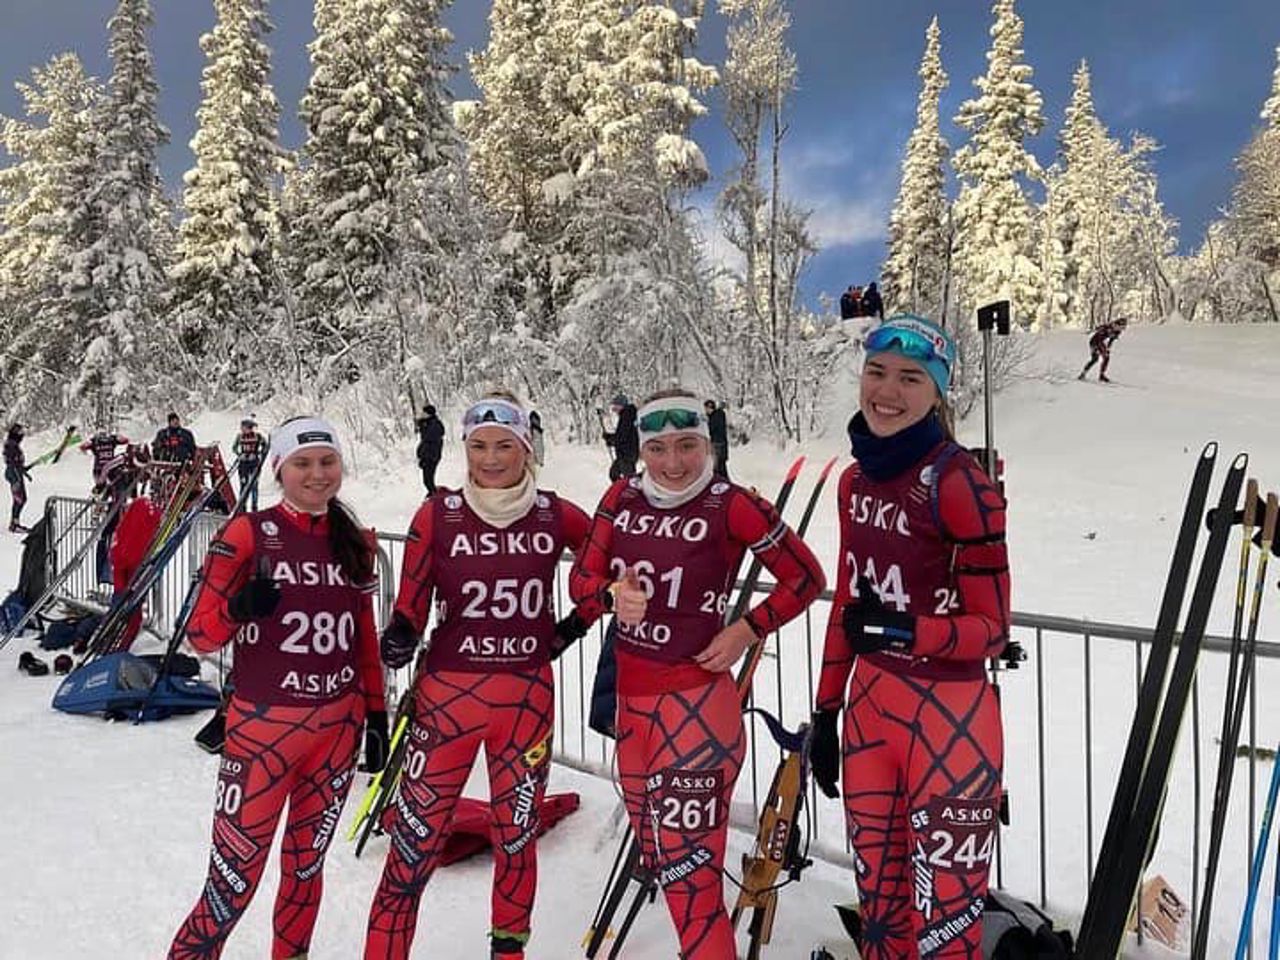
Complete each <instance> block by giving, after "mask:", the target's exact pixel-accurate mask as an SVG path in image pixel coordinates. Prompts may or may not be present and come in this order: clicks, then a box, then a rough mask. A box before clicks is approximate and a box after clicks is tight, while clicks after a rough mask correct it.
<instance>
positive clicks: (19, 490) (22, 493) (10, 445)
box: [4, 423, 31, 533]
mask: <svg viewBox="0 0 1280 960" xmlns="http://www.w3.org/2000/svg"><path fill="white" fill-rule="evenodd" d="M25 435H26V434H25V433H24V431H23V428H22V424H20V423H11V424H9V432H8V433H7V434H6V435H5V438H4V478H5V480H6V481H7V482H8V484H9V496H10V497H11V498H12V501H13V503H12V506H11V507H10V511H9V532H10V533H30V532H31V531H30V530H28V529H27V528H26V527H24V526H23V525H22V508H23V507H24V506H26V504H27V481H28V480H30V479H31V471H30V470H28V469H27V458H26V456H24V454H23V452H22V438H23V437H24V436H25Z"/></svg>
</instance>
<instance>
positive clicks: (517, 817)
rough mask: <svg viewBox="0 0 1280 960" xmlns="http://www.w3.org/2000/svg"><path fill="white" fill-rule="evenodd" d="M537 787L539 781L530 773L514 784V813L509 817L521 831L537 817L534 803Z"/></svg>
mask: <svg viewBox="0 0 1280 960" xmlns="http://www.w3.org/2000/svg"><path fill="white" fill-rule="evenodd" d="M538 786H539V780H538V778H537V777H535V776H534V775H533V773H532V772H529V773H526V774H525V775H524V776H523V777H521V778H520V782H519V783H518V784H516V803H515V812H514V813H513V814H512V815H511V822H512V823H514V824H515V825H516V826H517V827H519V828H521V829H522V830H523V829H524V828H526V827H528V826H529V825H530V824H531V823H532V822H533V821H534V820H535V818H536V816H537V810H536V809H535V806H534V801H535V799H536V798H537V795H538Z"/></svg>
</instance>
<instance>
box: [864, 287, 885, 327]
mask: <svg viewBox="0 0 1280 960" xmlns="http://www.w3.org/2000/svg"><path fill="white" fill-rule="evenodd" d="M862 316H864V317H879V318H880V319H881V320H883V319H884V300H883V299H882V298H881V297H880V291H879V290H877V289H876V285H875V284H874V283H869V284H867V289H866V291H864V292H863V294H862Z"/></svg>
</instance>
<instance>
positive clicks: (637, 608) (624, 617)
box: [609, 567, 649, 627]
mask: <svg viewBox="0 0 1280 960" xmlns="http://www.w3.org/2000/svg"><path fill="white" fill-rule="evenodd" d="M609 592H610V593H611V594H613V613H614V615H615V616H616V617H617V618H618V620H620V621H621V622H622V623H625V624H626V625H627V626H629V627H634V626H635V625H636V624H637V623H639V622H640V621H641V620H643V619H644V613H645V610H646V608H647V607H648V606H649V595H648V594H647V593H645V589H644V585H643V584H642V583H641V582H640V578H639V577H638V576H637V575H636V568H635V567H627V568H626V570H625V571H624V572H623V574H622V579H621V580H615V581H614V582H613V585H612V586H610V587H609Z"/></svg>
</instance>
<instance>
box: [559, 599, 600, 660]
mask: <svg viewBox="0 0 1280 960" xmlns="http://www.w3.org/2000/svg"><path fill="white" fill-rule="evenodd" d="M589 629H591V628H590V626H589V625H588V624H587V621H585V620H583V619H582V617H580V616H579V615H578V611H577V610H576V609H575V610H570V611H569V615H568V616H567V617H565V618H564V619H562V620H558V621H556V635H555V636H554V637H553V638H552V639H551V659H552V660H557V659H559V657H560V654H562V653H564V652H565V651H566V650H568V649H569V648H570V647H571V646H573V644H574V642H575V641H578V640H581V639H582V638H583V637H585V636H586V635H587V631H588V630H589Z"/></svg>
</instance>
